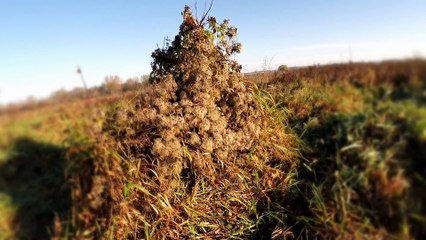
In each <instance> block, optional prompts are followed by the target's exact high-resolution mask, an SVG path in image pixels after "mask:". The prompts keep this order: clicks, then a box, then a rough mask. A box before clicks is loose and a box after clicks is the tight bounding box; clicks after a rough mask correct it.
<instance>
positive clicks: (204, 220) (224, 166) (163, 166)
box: [77, 7, 296, 239]
mask: <svg viewBox="0 0 426 240" xmlns="http://www.w3.org/2000/svg"><path fill="white" fill-rule="evenodd" d="M236 34H237V29H236V28H235V27H230V26H229V21H228V20H225V21H224V22H223V23H217V22H216V19H215V18H213V17H209V18H207V19H206V22H204V18H203V19H202V20H197V19H196V18H195V17H194V16H193V15H192V14H191V11H190V9H189V7H186V8H185V10H184V12H183V23H182V24H181V26H180V31H179V34H178V35H177V36H176V37H175V39H174V41H172V42H171V43H168V44H167V45H166V46H165V47H164V48H163V49H157V50H156V51H154V52H153V54H152V57H153V59H154V61H153V63H152V68H153V71H152V73H151V77H150V82H151V86H149V88H148V90H147V92H146V93H144V94H142V95H140V96H139V97H137V98H136V99H134V100H133V101H132V102H131V103H129V104H128V105H126V106H123V107H118V108H117V109H115V110H114V111H111V112H110V113H109V114H107V119H106V120H105V123H104V126H103V130H102V133H101V137H100V142H101V143H100V144H99V145H100V146H99V147H101V148H104V149H107V151H108V152H109V153H108V154H104V155H103V157H99V156H98V157H97V158H96V160H95V163H94V167H93V168H94V170H93V172H92V173H91V174H92V175H94V176H95V177H94V178H93V180H92V182H93V183H92V187H91V190H90V189H87V190H86V191H85V192H86V195H87V196H85V197H82V196H81V197H79V198H80V199H81V200H82V201H83V202H93V203H95V204H94V206H88V207H87V208H86V209H85V211H81V212H80V214H83V215H84V217H80V220H81V221H83V220H84V221H85V223H82V224H81V226H83V228H84V226H86V228H87V226H96V225H100V227H98V230H97V231H98V233H97V234H98V236H99V232H101V234H100V235H102V236H103V237H107V236H109V237H113V238H114V239H127V238H130V239H141V238H145V239H150V238H153V239H163V238H171V239H183V238H192V237H203V238H224V237H231V236H234V237H247V236H248V235H251V234H253V233H254V232H255V231H257V230H258V229H257V226H258V221H259V219H258V218H257V217H258V216H259V212H258V210H257V208H256V207H257V204H258V202H260V201H263V202H264V201H265V199H266V201H267V199H268V194H269V192H270V191H273V190H275V189H277V188H281V189H284V188H285V186H286V179H288V173H289V171H290V169H291V168H292V167H293V166H294V160H295V155H296V153H295V151H293V150H292V147H293V146H295V137H294V135H292V134H290V133H286V132H285V128H284V127H283V126H282V124H281V123H279V122H278V121H277V120H276V119H275V118H274V117H273V114H271V113H270V112H268V109H267V108H265V107H262V105H261V104H260V103H258V102H257V101H256V99H255V96H254V94H253V91H252V89H251V88H250V87H248V86H246V85H245V84H244V82H243V80H242V76H241V73H240V69H241V67H240V65H239V64H238V63H237V62H236V61H234V60H232V56H233V54H234V53H238V52H239V51H240V49H241V45H240V44H239V43H237V42H236V41H235V37H236ZM89 188H90V187H89ZM77 198H78V197H77ZM83 199H86V200H87V199H91V201H85V200H83ZM95 199H97V200H95ZM98 201H101V202H98ZM100 209H103V210H100ZM77 215H78V214H77ZM101 219H103V220H101ZM94 222H96V224H94ZM99 229H101V230H99ZM91 230H93V231H95V230H94V227H93V229H91Z"/></svg>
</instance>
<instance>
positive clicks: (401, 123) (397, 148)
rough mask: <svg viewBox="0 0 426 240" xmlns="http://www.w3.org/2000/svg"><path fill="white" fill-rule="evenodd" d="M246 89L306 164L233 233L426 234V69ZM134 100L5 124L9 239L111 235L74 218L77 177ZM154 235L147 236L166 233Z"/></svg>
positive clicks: (323, 74)
mask: <svg viewBox="0 0 426 240" xmlns="http://www.w3.org/2000/svg"><path fill="white" fill-rule="evenodd" d="M246 82H247V84H248V85H250V86H252V89H253V93H254V94H255V96H256V99H257V101H258V102H259V103H260V104H261V106H263V108H264V109H267V111H268V112H270V113H272V115H273V116H274V118H275V119H276V120H277V121H278V122H279V123H280V124H281V126H282V127H283V128H285V129H286V130H285V131H286V132H287V133H288V134H292V135H293V136H294V137H295V138H296V139H297V145H296V146H294V148H291V149H289V150H288V151H292V153H293V154H294V155H296V156H297V160H295V163H296V166H295V167H294V168H293V169H292V170H291V171H290V172H288V173H287V175H286V178H285V183H286V186H285V187H281V188H278V187H277V188H276V189H275V190H274V191H270V192H268V193H265V195H264V198H263V199H257V200H256V201H255V202H251V203H243V205H245V204H248V205H251V206H252V207H251V211H250V214H248V215H247V216H248V218H247V219H245V220H244V221H246V223H245V224H243V226H245V227H244V228H242V229H233V230H232V231H230V234H229V236H228V237H231V236H234V237H235V238H254V239H259V238H263V239H271V238H272V239H312V238H319V239H329V238H337V239H411V238H414V239H422V238H424V237H425V236H426V235H425V234H426V232H425V229H426V222H425V221H426V215H425V207H424V204H423V203H424V202H425V197H426V195H425V193H424V191H423V189H425V187H426V186H425V185H426V179H425V176H426V169H425V166H426V107H425V103H426V62H425V61H422V60H412V61H399V62H384V63H377V64H376V63H374V64H373V63H371V64H356V63H353V64H341V65H330V66H314V67H306V68H299V69H290V70H287V71H281V72H278V71H277V72H267V73H259V74H254V75H249V76H247V77H246ZM141 94H142V95H143V94H144V93H141ZM131 100H132V97H128V96H127V97H126V98H121V97H115V98H113V99H107V98H97V99H90V100H75V101H73V102H71V103H66V104H52V105H48V106H45V107H43V108H40V109H33V110H29V111H22V112H17V113H14V114H13V115H11V114H3V115H2V116H1V117H0V136H1V137H0V239H14V238H18V239H45V238H49V237H55V236H56V237H57V236H58V235H60V236H61V237H62V238H64V239H67V238H71V239H72V238H75V237H76V236H79V237H81V238H88V239H90V238H98V237H99V236H100V235H99V231H102V230H101V229H99V228H98V229H97V230H93V229H96V228H97V227H96V226H91V227H90V228H87V223H86V224H79V223H78V222H79V221H84V220H81V219H80V220H78V219H75V218H76V216H77V215H76V212H75V211H78V209H79V207H78V206H76V204H77V203H78V204H81V199H80V200H78V196H79V194H80V195H81V194H83V193H84V190H81V191H82V192H76V188H75V186H76V182H75V181H76V178H74V177H73V174H74V173H73V171H75V169H79V171H84V169H85V167H84V164H86V163H87V162H88V161H93V159H97V158H104V157H102V156H100V155H99V154H101V153H100V152H99V149H96V145H97V144H98V138H97V137H95V135H96V134H99V129H102V128H103V127H105V120H104V119H105V118H104V117H103V116H105V114H108V113H111V112H114V111H117V109H120V106H125V105H127V104H128V103H129V102H130V101H131ZM104 137H105V136H104ZM80 164H81V165H82V166H83V167H81V166H80V167H78V168H76V166H78V165H80ZM82 169H83V170H82ZM90 171H93V170H90ZM86 176H89V177H90V174H88V175H86ZM265 177H266V175H265ZM253 178H262V176H258V175H257V176H255V175H253ZM79 181H81V182H80V183H79V184H80V185H79V186H85V183H84V181H87V184H89V182H92V183H90V184H92V185H93V182H94V180H93V179H82V178H80V179H79ZM282 181H284V180H282ZM95 183H96V182H95ZM90 184H89V185H90ZM89 185H87V186H86V188H88V189H89V190H87V189H86V191H89V192H90V191H91V190H90V188H92V190H93V186H89ZM82 189H84V187H83V188H82ZM128 191H133V190H128ZM205 191H208V190H205ZM127 194H129V193H127ZM200 194H201V193H200ZM245 200H246V199H244V198H240V199H237V200H236V201H243V202H244V201H245ZM212 201H213V200H212ZM88 209H90V207H88ZM80 210H81V209H80ZM233 211H238V209H237V208H235V209H234V210H233ZM121 214H126V213H121ZM200 214H201V213H200ZM77 218H78V217H77ZM100 219H101V217H100ZM193 221H194V222H193V223H192V224H193V226H194V228H193V229H192V230H191V231H190V232H189V233H187V235H188V236H191V237H193V238H197V237H202V236H203V235H202V234H203V233H206V232H214V229H215V225H214V224H213V223H209V222H197V220H196V218H194V219H193ZM95 222H96V221H95ZM159 222H160V224H161V220H159ZM152 223H153V222H151V223H147V222H146V223H145V224H152ZM196 226H198V227H196ZM92 227H94V228H92ZM85 228H86V229H85ZM149 229H151V228H150V227H147V226H145V231H147V234H146V238H147V239H149V238H157V237H158V236H159V235H156V233H155V232H149ZM94 231H95V232H96V231H98V233H94ZM232 234H234V235H232ZM96 236H98V237H96ZM103 236H104V237H105V238H106V235H103ZM130 236H131V234H130V235H128V237H129V238H131V237H130ZM156 236H157V237H156Z"/></svg>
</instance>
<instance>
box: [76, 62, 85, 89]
mask: <svg viewBox="0 0 426 240" xmlns="http://www.w3.org/2000/svg"><path fill="white" fill-rule="evenodd" d="M77 74H78V75H80V77H81V81H82V82H83V86H84V90H85V91H86V92H87V84H86V80H84V76H83V71H81V68H80V66H78V65H77Z"/></svg>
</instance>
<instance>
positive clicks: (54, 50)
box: [0, 0, 426, 104]
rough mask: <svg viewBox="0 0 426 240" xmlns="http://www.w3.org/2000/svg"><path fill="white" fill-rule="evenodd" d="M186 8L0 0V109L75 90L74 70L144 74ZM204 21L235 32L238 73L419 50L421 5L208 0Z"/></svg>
mask: <svg viewBox="0 0 426 240" xmlns="http://www.w3.org/2000/svg"><path fill="white" fill-rule="evenodd" d="M195 2H196V1H195V0H191V1H177V0H167V1H141V0H126V1H118V0H115V1H112V0H110V1H108V0H90V1H88V0H73V1H57V0H43V1H41V0H0V104H1V103H8V102H12V101H20V100H24V99H26V97H27V96H29V95H33V96H36V97H44V96H48V95H49V94H50V93H51V92H52V91H54V90H57V89H61V88H65V89H72V88H73V87H76V86H80V85H81V82H80V79H79V76H78V75H77V74H76V66H77V65H78V64H79V65H80V66H81V67H82V70H83V72H84V74H85V77H86V79H87V82H88V85H90V86H93V85H99V84H100V83H101V82H102V81H103V79H104V77H105V76H106V75H119V76H121V77H122V78H123V79H126V78H129V77H133V76H141V75H143V74H147V73H149V72H150V62H151V57H150V54H151V52H152V51H153V50H154V49H155V48H156V46H157V44H159V45H161V44H162V41H163V38H164V37H165V36H170V37H173V36H174V35H175V34H176V33H177V31H178V27H179V24H180V22H181V15H180V13H181V12H182V10H183V7H184V5H185V4H188V5H189V6H191V7H193V6H194V5H195ZM197 2H198V12H199V15H200V14H201V13H202V10H203V8H204V4H205V1H204V0H199V1H197ZM211 15H213V16H216V17H217V18H218V20H220V19H224V18H229V19H231V23H232V24H233V25H235V26H237V27H238V29H239V36H238V39H239V41H241V42H242V44H243V53H242V54H240V56H239V57H238V59H239V61H240V63H241V64H242V65H243V67H244V71H253V70H260V69H262V65H263V60H264V58H265V57H268V58H269V59H272V61H271V65H270V67H271V68H275V67H277V66H278V65H280V64H287V65H289V66H295V65H309V64H313V63H324V64H325V63H330V62H339V61H348V60H349V58H350V56H352V60H354V61H366V60H381V59H389V58H405V57H412V56H414V55H420V56H424V54H426V1H420V0H419V1H402V0H399V1H395V0H387V1H385V0H383V1H379V0H357V1H352V0H351V1H350V0H340V1H337V0H336V1H320V0H312V1H296V0H288V1H283V0H275V1H260V0H259V1H247V0H216V1H215V2H214V6H213V9H212V10H211ZM350 53H352V54H350Z"/></svg>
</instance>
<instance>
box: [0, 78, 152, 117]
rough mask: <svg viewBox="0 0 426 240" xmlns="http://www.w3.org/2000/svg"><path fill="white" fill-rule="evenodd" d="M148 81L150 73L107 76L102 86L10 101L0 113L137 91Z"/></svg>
mask: <svg viewBox="0 0 426 240" xmlns="http://www.w3.org/2000/svg"><path fill="white" fill-rule="evenodd" d="M147 81H148V75H143V76H140V77H132V78H128V79H127V80H126V81H123V80H122V78H120V77H119V76H117V75H109V76H106V77H105V79H104V82H103V83H102V84H101V85H100V86H95V87H91V88H87V89H85V88H83V87H76V88H74V89H72V90H65V89H60V90H57V91H55V92H53V93H52V94H51V95H50V97H48V98H45V99H36V98H35V97H32V96H30V97H28V98H27V100H25V101H23V102H18V103H10V104H8V105H5V106H1V105H0V114H3V113H12V112H18V111H24V110H31V109H35V108H39V107H43V106H46V105H50V104H52V103H64V102H71V101H75V100H80V99H89V98H97V97H102V96H107V95H112V94H120V93H126V92H131V91H136V90H138V89H139V88H140V87H142V86H143V85H144V84H145V83H147Z"/></svg>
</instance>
